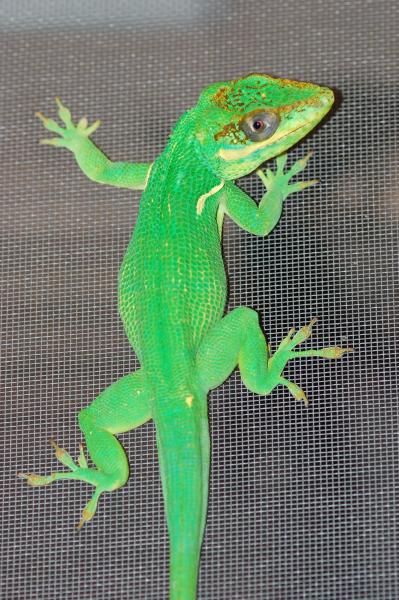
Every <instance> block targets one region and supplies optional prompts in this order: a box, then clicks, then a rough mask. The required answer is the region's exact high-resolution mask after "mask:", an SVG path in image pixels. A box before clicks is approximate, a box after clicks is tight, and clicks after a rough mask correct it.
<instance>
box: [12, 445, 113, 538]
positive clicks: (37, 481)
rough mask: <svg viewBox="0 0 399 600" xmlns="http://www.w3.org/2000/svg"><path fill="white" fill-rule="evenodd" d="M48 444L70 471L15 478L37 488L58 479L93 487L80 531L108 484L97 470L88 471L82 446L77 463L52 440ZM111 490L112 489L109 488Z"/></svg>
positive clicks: (27, 474)
mask: <svg viewBox="0 0 399 600" xmlns="http://www.w3.org/2000/svg"><path fill="white" fill-rule="evenodd" d="M50 444H51V445H52V446H53V448H54V450H55V455H56V457H57V459H58V460H59V461H60V462H61V463H62V464H63V465H65V466H66V467H68V468H69V469H70V471H56V472H53V473H51V474H50V475H36V474H34V473H17V476H18V477H20V478H21V479H26V481H27V483H28V484H29V485H31V486H34V487H38V486H42V485H48V484H49V483H52V482H53V481H58V480H60V479H77V480H79V481H85V482H86V483H91V484H92V485H94V486H95V488H96V490H95V492H94V494H93V496H92V498H91V500H89V502H88V503H87V504H86V506H85V507H84V509H83V512H82V518H81V520H80V522H79V525H78V529H81V528H82V527H83V525H84V524H85V523H87V522H88V521H90V520H91V519H92V518H93V517H94V515H95V513H96V509H97V503H98V499H99V497H100V495H101V494H102V493H103V492H105V491H107V490H109V489H110V483H109V481H108V479H109V478H108V477H107V475H106V474H105V473H102V472H101V471H99V470H98V469H90V468H89V467H88V465H87V459H86V456H85V453H84V450H83V446H82V444H80V446H79V448H80V452H79V457H78V460H77V463H75V461H74V460H73V459H72V457H71V455H70V454H69V453H68V452H67V451H66V450H64V449H63V448H60V447H59V446H58V444H57V443H56V442H55V441H54V440H50ZM111 489H112V487H111Z"/></svg>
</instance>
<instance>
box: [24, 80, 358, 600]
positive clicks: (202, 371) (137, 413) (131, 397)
mask: <svg viewBox="0 0 399 600" xmlns="http://www.w3.org/2000/svg"><path fill="white" fill-rule="evenodd" d="M57 103H58V106H59V116H60V118H61V120H62V122H63V124H64V127H61V126H60V125H58V124H57V123H56V122H55V121H53V120H51V119H47V118H46V117H44V116H43V115H41V114H40V113H38V116H39V117H40V119H41V120H42V121H43V124H44V126H45V127H46V128H47V129H48V130H50V131H52V132H54V133H56V134H57V135H58V137H55V138H52V139H50V140H43V143H47V144H51V145H54V146H63V147H66V148H68V149H69V150H71V151H72V152H73V153H74V155H75V157H76V160H77V162H78V164H79V166H80V167H81V169H82V170H83V172H84V173H85V174H86V175H87V176H88V177H90V178H91V179H93V180H94V181H97V182H100V183H105V184H110V185H116V186H119V187H127V188H131V189H144V193H143V195H142V199H141V203H140V211H139V216H138V220H137V224H136V227H135V230H134V233H133V237H132V240H131V242H130V244H129V247H128V249H127V252H126V255H125V258H124V260H123V264H122V267H121V271H120V278H119V310H120V314H121V318H122V321H123V324H124V326H125V330H126V333H127V336H128V338H129V341H130V343H131V345H132V347H133V348H134V350H135V351H136V353H137V356H138V358H139V360H140V364H141V368H140V369H139V370H138V371H136V372H135V373H132V374H130V375H127V376H125V377H123V378H122V379H120V380H119V381H117V382H115V383H114V384H113V385H111V386H110V387H109V388H107V389H106V390H104V391H103V392H102V393H101V394H100V395H99V396H98V398H96V400H95V401H94V402H93V403H92V404H91V405H90V406H89V407H88V408H85V409H83V410H82V411H81V412H80V414H79V424H80V427H81V429H82V431H83V433H84V435H85V439H86V444H87V448H88V451H89V454H90V457H91V459H92V461H93V463H94V465H95V468H89V467H88V464H87V461H86V458H85V456H84V454H83V450H82V448H81V451H80V455H79V459H78V463H77V464H76V463H75V462H74V461H73V460H72V458H71V457H70V456H69V454H68V453H67V452H66V451H65V450H62V449H61V448H59V447H58V446H57V445H56V443H55V442H52V444H53V446H54V448H55V450H56V455H57V458H58V459H59V460H60V461H61V462H62V463H63V464H64V465H65V466H67V467H68V469H69V471H66V472H56V473H52V474H51V475H49V476H39V475H33V474H29V475H25V474H21V476H22V477H25V478H26V479H27V481H28V483H29V484H31V485H46V484H48V483H50V482H52V481H55V480H58V479H78V480H81V481H85V482H88V483H91V484H92V485H94V486H95V493H94V495H93V498H92V499H91V500H90V502H89V503H88V504H87V505H86V507H85V509H84V510H83V515H82V520H81V522H80V524H79V526H82V525H83V524H84V522H86V521H89V520H90V519H91V518H92V517H93V515H94V513H95V510H96V507H97V502H98V498H99V496H100V495H101V493H102V492H104V491H110V490H115V489H117V488H119V487H121V486H122V485H123V484H124V483H125V482H126V480H127V478H128V463H127V459H126V455H125V453H124V451H123V448H122V446H121V445H120V444H119V442H118V441H117V439H116V437H115V434H118V433H122V432H125V431H128V430H130V429H133V428H135V427H138V426H139V425H141V424H142V423H145V422H146V421H148V420H149V419H151V418H152V419H154V421H155V425H156V430H157V445H158V453H159V460H160V467H161V476H162V485H163V493H164V498H165V506H166V515H167V521H168V528H169V534H170V554H171V559H170V600H194V599H195V598H196V589H197V574H198V562H199V555H200V549H201V543H202V537H203V532H204V526H205V518H206V509H207V496H208V476H209V448H210V444H209V433H208V422H207V394H208V391H209V390H210V389H212V388H215V387H217V386H219V385H220V384H221V383H222V382H223V381H224V380H225V379H226V378H227V377H228V376H229V374H230V373H231V372H232V370H233V369H234V368H235V367H236V366H237V365H238V366H239V368H240V372H241V376H242V379H243V381H244V383H245V385H246V386H247V387H248V388H249V389H250V390H251V391H253V392H255V393H257V394H261V395H266V394H269V393H270V392H271V391H272V390H273V389H274V388H275V387H276V386H277V385H279V384H282V385H285V386H286V387H288V389H289V390H290V392H291V393H292V394H293V396H294V397H295V398H296V399H298V400H303V401H304V402H305V403H307V399H306V396H305V394H304V392H303V391H302V390H301V389H300V388H299V387H298V386H297V385H296V384H294V383H292V382H290V381H288V380H287V379H285V378H284V377H283V375H282V373H283V370H284V367H285V365H286V363H287V362H288V360H290V359H291V358H296V357H299V356H319V357H324V358H338V357H340V356H342V354H343V353H344V352H346V351H347V350H348V349H342V348H338V347H333V348H324V349H321V350H307V351H298V350H295V348H296V346H297V345H298V344H300V343H301V342H303V341H304V340H306V339H307V338H308V337H309V336H310V334H311V328H312V325H313V324H314V320H313V321H311V323H310V324H309V325H308V326H305V327H302V328H301V329H300V330H299V331H298V332H297V333H295V331H294V330H291V331H290V332H289V334H288V335H287V337H286V338H285V339H284V340H283V341H282V342H281V344H280V345H279V347H278V349H277V351H276V352H275V353H274V355H270V352H269V349H268V345H267V343H266V341H265V337H264V335H263V333H262V331H261V329H260V326H259V322H258V316H257V314H256V313H255V312H254V311H253V310H251V309H250V308H246V307H239V308H236V309H235V310H233V311H232V312H231V313H229V314H227V315H226V316H224V317H223V311H224V307H225V304H226V277H225V271H224V266H223V261H222V255H221V244H220V233H221V227H222V222H223V216H224V214H228V215H229V216H230V218H232V219H233V220H234V221H235V222H236V223H237V224H238V225H239V226H240V227H242V228H244V229H246V230H247V231H249V232H252V233H254V234H256V235H263V236H265V235H267V234H268V233H269V232H270V231H271V230H272V229H273V228H274V226H275V225H276V223H277V222H278V220H279V218H280V215H281V211H282V207H283V202H284V200H285V199H286V198H287V196H288V195H289V194H291V193H293V192H296V191H298V190H301V189H304V188H305V187H306V186H308V185H312V184H313V183H315V181H310V182H297V183H292V184H291V183H290V180H291V178H292V177H293V176H294V175H296V174H298V173H299V172H300V171H302V170H303V169H304V168H305V166H306V163H307V160H308V158H309V155H308V156H306V157H305V158H303V159H302V160H299V161H297V162H296V163H295V164H294V166H293V167H292V168H291V169H290V170H289V171H287V172H284V167H285V162H286V155H285V154H283V153H284V151H285V150H287V149H288V148H289V147H290V146H292V145H293V144H295V143H296V142H297V141H298V140H299V139H300V138H302V137H303V136H304V135H306V134H307V133H308V132H309V131H310V130H311V129H312V128H313V127H314V126H315V125H316V124H317V123H318V122H319V121H320V120H321V118H322V117H323V116H324V115H325V114H326V113H327V112H328V110H329V109H330V107H331V105H332V103H333V94H332V92H331V91H330V90H329V89H327V88H321V87H319V86H315V85H312V84H308V83H299V82H294V81H288V80H284V79H275V78H272V77H270V76H267V75H260V74H252V75H249V76H247V77H245V78H243V79H239V80H235V81H228V82H224V83H218V84H214V85H212V86H210V87H208V88H206V89H205V90H204V91H203V92H202V94H201V96H200V98H199V101H198V104H197V106H196V107H195V108H193V109H191V110H189V111H188V112H187V113H186V114H185V115H183V116H182V117H181V119H180V120H179V121H178V123H177V125H176V127H175V129H174V131H173V133H172V135H171V137H170V139H169V142H168V144H167V146H166V148H165V150H164V152H163V153H162V154H161V155H160V156H159V157H158V158H157V159H156V160H155V162H154V163H153V164H152V165H150V164H130V163H114V162H112V161H110V160H109V159H108V158H107V157H106V156H105V155H104V154H103V153H102V152H101V151H100V150H99V149H98V148H97V147H96V146H95V145H94V144H93V142H92V141H91V140H90V139H89V136H90V135H91V134H92V133H93V132H94V130H95V129H96V128H97V126H98V125H99V122H98V121H97V122H95V123H94V124H93V125H92V126H91V127H89V126H88V123H87V120H86V119H81V121H80V122H79V124H78V125H77V126H75V125H74V124H73V122H72V119H71V115H70V112H69V110H68V109H67V108H66V107H64V106H63V105H62V103H61V101H60V100H58V99H57ZM262 111H266V113H267V116H266V117H264V116H263V117H262V119H263V121H262V122H261V125H260V127H261V128H262V127H266V125H267V122H268V119H269V120H270V123H271V124H272V125H270V127H272V126H273V127H272V129H270V130H267V129H266V130H265V129H263V130H262V131H263V133H262V132H261V137H262V136H264V137H263V138H262V139H260V138H259V137H258V138H256V139H253V138H254V137H256V135H255V134H256V133H259V132H258V129H259V119H260V117H259V115H261V116H262V114H263V113H262ZM254 114H255V117H253V115H254ZM254 119H257V121H258V123H257V124H255V120H254ZM265 119H266V121H265ZM248 120H249V121H248ZM243 121H248V122H249V123H250V127H251V131H250V132H249V133H248V126H247V129H245V126H244V125H243ZM273 124H274V125H273ZM265 132H266V133H265ZM266 134H267V135H266ZM275 156H277V157H278V158H277V163H276V170H275V171H274V172H273V171H271V170H270V169H268V170H267V171H266V172H265V173H263V172H262V171H260V170H259V171H258V174H259V176H260V177H261V179H262V181H263V182H264V184H265V186H266V189H267V191H266V193H265V194H264V196H263V198H262V199H261V201H260V203H259V205H257V204H256V203H255V202H254V201H253V200H252V199H251V198H249V196H247V195H246V194H245V193H244V192H243V191H241V190H240V189H239V188H238V187H236V186H235V185H234V182H233V180H234V179H236V178H238V177H241V176H243V175H246V174H247V173H250V172H251V171H254V170H255V169H257V168H258V167H259V165H260V164H261V163H263V162H264V161H265V160H267V159H270V158H272V157H275Z"/></svg>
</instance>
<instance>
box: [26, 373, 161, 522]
mask: <svg viewBox="0 0 399 600" xmlns="http://www.w3.org/2000/svg"><path fill="white" fill-rule="evenodd" d="M150 397H151V394H150V392H149V391H148V389H147V387H146V384H145V381H144V376H143V373H142V371H141V370H140V371H136V372H135V373H132V374H130V375H127V376H125V377H123V378H122V379H120V380H118V381H116V382H115V383H113V384H112V385H111V386H109V387H108V388H106V389H105V390H104V391H103V392H102V393H101V394H100V395H99V396H98V397H97V398H96V399H95V400H94V402H93V403H92V404H91V405H90V406H89V407H87V408H84V409H83V410H82V411H81V412H80V413H79V426H80V428H81V430H82V431H83V433H84V435H85V439H86V444H87V448H88V451H89V454H90V457H91V460H92V461H93V463H94V465H95V468H89V467H88V464H87V460H86V457H85V455H84V452H83V448H82V447H81V449H80V454H79V458H78V461H77V463H75V462H74V460H73V459H72V457H71V456H70V455H69V454H68V452H66V450H64V449H62V448H60V447H59V446H58V445H57V444H56V443H55V442H54V441H53V440H51V444H52V446H53V447H54V449H55V453H56V457H57V459H58V460H59V461H60V462H61V463H62V464H63V465H65V466H66V467H68V469H69V471H58V472H54V473H51V474H50V475H47V476H46V475H45V476H42V475H35V474H23V473H20V474H19V476H20V477H22V478H24V479H26V480H27V483H28V484H29V485H32V486H42V485H48V484H49V483H52V482H53V481H58V480H60V479H75V480H79V481H84V482H86V483H90V484H91V485H93V486H94V487H95V492H94V494H93V496H92V498H91V500H89V502H88V503H87V504H86V506H85V508H84V509H83V513H82V518H81V520H80V523H79V528H81V527H82V526H83V525H84V523H85V522H87V521H90V520H91V519H92V518H93V516H94V514H95V512H96V508H97V503H98V499H99V497H100V495H101V494H102V493H103V492H106V491H112V490H115V489H117V488H119V487H122V486H123V485H124V484H125V483H126V481H127V479H128V476H129V466H128V462H127V458H126V454H125V451H124V450H123V448H122V446H121V444H120V443H119V441H118V440H117V439H116V437H115V434H117V433H122V432H125V431H129V430H130V429H134V428H135V427H138V426H139V425H141V424H143V423H145V422H146V421H148V420H149V419H150V418H151V411H150Z"/></svg>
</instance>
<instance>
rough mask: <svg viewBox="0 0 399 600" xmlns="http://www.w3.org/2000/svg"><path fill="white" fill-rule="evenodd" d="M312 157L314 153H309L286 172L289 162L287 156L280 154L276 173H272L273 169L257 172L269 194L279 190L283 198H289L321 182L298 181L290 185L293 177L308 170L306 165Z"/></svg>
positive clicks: (277, 159)
mask: <svg viewBox="0 0 399 600" xmlns="http://www.w3.org/2000/svg"><path fill="white" fill-rule="evenodd" d="M312 156H313V151H310V152H308V153H307V154H306V155H305V156H304V157H303V158H301V159H299V160H297V161H296V162H295V163H294V164H293V165H292V167H291V168H290V169H288V171H286V172H285V171H284V168H285V165H286V162H287V154H286V153H284V154H280V156H278V157H277V158H276V170H275V171H272V170H271V169H266V170H265V171H262V169H258V170H257V171H256V172H257V174H258V175H259V177H260V178H261V180H262V182H263V184H264V185H265V187H266V189H267V191H268V192H270V191H271V190H273V189H276V188H277V189H278V190H279V191H280V193H281V194H282V195H283V197H284V198H287V196H289V195H290V194H293V193H294V192H299V191H301V190H304V189H305V188H307V187H309V186H311V185H315V184H316V183H318V182H319V180H318V179H311V180H310V181H297V182H295V183H290V179H292V177H294V176H295V175H298V173H300V172H301V171H303V170H304V169H305V168H306V165H307V164H308V161H309V159H310V158H311V157H312Z"/></svg>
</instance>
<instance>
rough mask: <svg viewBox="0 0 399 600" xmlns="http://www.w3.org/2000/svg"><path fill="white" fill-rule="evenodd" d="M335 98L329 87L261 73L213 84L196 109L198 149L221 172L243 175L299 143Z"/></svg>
mask: <svg viewBox="0 0 399 600" xmlns="http://www.w3.org/2000/svg"><path fill="white" fill-rule="evenodd" d="M333 102H334V94H333V92H332V91H331V90H330V89H329V88H325V87H320V86H318V85H314V84H311V83H301V82H298V81H291V80H288V79H277V78H275V77H271V76H270V75H261V74H258V73H254V74H251V75H248V76H247V77H244V78H243V79H236V80H233V81H227V82H223V83H216V84H213V85H211V86H209V87H207V88H205V89H204V90H203V92H202V94H201V96H200V98H199V101H198V104H197V106H196V107H195V108H194V109H193V116H194V122H195V136H196V139H197V143H198V144H199V151H200V153H201V155H202V156H203V158H205V161H206V162H207V164H208V165H209V167H210V168H211V170H212V171H213V172H214V173H215V174H217V175H218V176H219V177H221V178H223V179H236V178H238V177H242V176H243V175H247V174H248V173H250V172H251V171H254V170H255V169H256V168H257V167H259V165H261V164H262V163H263V162H265V161H266V160H268V159H270V158H273V157H275V156H278V155H279V154H281V153H282V152H284V151H285V150H287V149H288V148H290V147H291V146H293V145H294V144H296V142H298V140H300V139H301V138H303V137H304V136H305V135H306V134H307V133H308V132H309V131H311V129H313V128H314V127H315V126H316V125H317V123H319V121H320V120H321V119H322V118H323V117H324V115H325V114H326V113H327V112H328V111H329V110H330V108H331V106H332V104H333Z"/></svg>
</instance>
